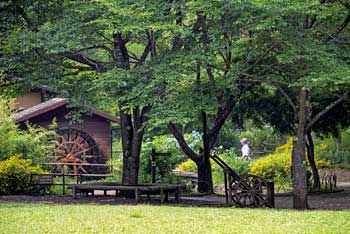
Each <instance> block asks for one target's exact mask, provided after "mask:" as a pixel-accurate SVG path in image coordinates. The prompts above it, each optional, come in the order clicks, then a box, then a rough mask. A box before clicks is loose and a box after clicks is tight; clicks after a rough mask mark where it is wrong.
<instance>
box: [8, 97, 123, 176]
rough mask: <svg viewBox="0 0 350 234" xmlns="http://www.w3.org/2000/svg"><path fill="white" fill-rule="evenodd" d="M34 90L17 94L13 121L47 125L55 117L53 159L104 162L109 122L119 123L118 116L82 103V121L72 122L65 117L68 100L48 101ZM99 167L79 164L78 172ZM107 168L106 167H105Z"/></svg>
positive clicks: (107, 152) (109, 144)
mask: <svg viewBox="0 0 350 234" xmlns="http://www.w3.org/2000/svg"><path fill="white" fill-rule="evenodd" d="M42 101H43V98H41V97H39V96H38V94H37V93H35V92H34V93H33V94H32V95H27V96H26V97H24V98H23V97H20V98H17V107H20V108H21V109H22V110H20V111H19V112H17V113H16V115H15V118H14V121H15V122H16V123H17V124H19V125H20V127H21V128H22V129H24V128H26V122H29V123H31V124H35V125H39V126H41V127H44V128H48V127H49V125H51V123H52V122H53V121H54V120H55V122H56V124H57V128H56V129H55V130H56V132H57V133H58V134H59V135H60V137H59V139H58V146H57V147H56V150H55V152H53V155H52V161H53V162H56V163H67V164H69V163H77V164H79V165H82V164H104V163H105V162H106V161H107V160H108V159H110V158H111V147H112V140H111V139H112V134H111V123H119V122H120V121H119V118H117V117H115V116H112V115H110V114H108V113H105V112H102V111H99V110H96V109H95V108H92V107H85V109H86V112H85V114H84V115H83V116H82V117H81V121H79V122H73V123H72V121H71V120H70V119H68V118H67V115H69V114H70V112H71V110H70V108H69V100H68V99H65V98H52V99H49V100H47V101H44V102H42ZM101 170H103V169H98V167H93V166H91V167H89V166H79V173H103V172H101ZM104 170H106V169H104Z"/></svg>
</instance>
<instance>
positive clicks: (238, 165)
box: [211, 150, 249, 185]
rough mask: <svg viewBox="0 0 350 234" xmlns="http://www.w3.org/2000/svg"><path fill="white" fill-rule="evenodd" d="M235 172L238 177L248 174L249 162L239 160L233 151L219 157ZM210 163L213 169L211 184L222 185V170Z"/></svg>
mask: <svg viewBox="0 0 350 234" xmlns="http://www.w3.org/2000/svg"><path fill="white" fill-rule="evenodd" d="M219 157H221V158H222V159H223V160H224V161H225V162H226V163H227V164H228V165H229V166H230V167H231V168H232V169H233V170H234V171H235V172H237V173H238V174H239V175H243V174H247V173H249V162H248V161H246V160H241V159H240V158H239V157H238V156H237V155H236V154H235V153H234V151H233V150H228V151H226V152H225V153H223V154H221V155H219ZM211 163H212V169H213V183H214V184H215V185H222V184H224V173H223V171H222V168H221V167H220V166H219V165H217V164H216V163H215V162H214V161H212V162H211Z"/></svg>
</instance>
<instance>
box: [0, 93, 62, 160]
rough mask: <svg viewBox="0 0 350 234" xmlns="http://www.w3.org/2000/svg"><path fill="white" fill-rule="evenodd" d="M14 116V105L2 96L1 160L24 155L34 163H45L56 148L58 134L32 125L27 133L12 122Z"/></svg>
mask: <svg viewBox="0 0 350 234" xmlns="http://www.w3.org/2000/svg"><path fill="white" fill-rule="evenodd" d="M13 114H14V108H13V103H12V102H11V101H8V100H6V99H4V98H3V97H1V96H0V142H1V144H0V160H6V159H8V158H9V157H11V156H12V155H22V157H23V158H26V159H32V160H33V162H37V163H40V162H45V161H46V160H47V156H48V155H51V154H52V152H53V149H54V148H55V145H56V139H57V135H56V133H55V132H54V131H49V130H47V129H44V128H40V127H36V126H31V125H27V129H26V131H23V130H20V129H19V128H18V126H17V125H16V124H15V123H14V122H13V120H12V117H11V116H12V115H13Z"/></svg>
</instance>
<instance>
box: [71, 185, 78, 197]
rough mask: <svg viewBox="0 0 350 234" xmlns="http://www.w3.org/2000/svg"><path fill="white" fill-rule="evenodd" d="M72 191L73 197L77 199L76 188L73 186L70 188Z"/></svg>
mask: <svg viewBox="0 0 350 234" xmlns="http://www.w3.org/2000/svg"><path fill="white" fill-rule="evenodd" d="M72 193H73V199H77V188H76V187H75V186H73V188H72Z"/></svg>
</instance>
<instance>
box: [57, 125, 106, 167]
mask: <svg viewBox="0 0 350 234" xmlns="http://www.w3.org/2000/svg"><path fill="white" fill-rule="evenodd" d="M57 133H58V134H59V135H60V137H59V139H58V145H57V147H56V149H55V151H54V161H55V162H58V163H65V164H69V166H70V167H69V168H72V169H73V173H74V174H78V173H88V171H89V168H88V167H85V166H84V165H82V164H89V163H95V162H96V160H97V159H98V157H99V150H98V146H97V144H96V142H95V141H94V139H93V138H92V137H91V136H90V135H89V134H87V133H86V132H84V131H82V130H78V129H72V128H61V129H59V130H58V131H57Z"/></svg>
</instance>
